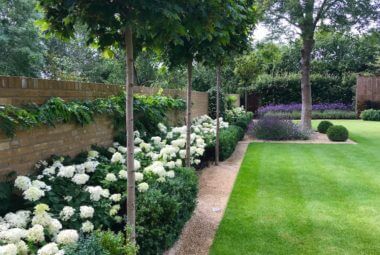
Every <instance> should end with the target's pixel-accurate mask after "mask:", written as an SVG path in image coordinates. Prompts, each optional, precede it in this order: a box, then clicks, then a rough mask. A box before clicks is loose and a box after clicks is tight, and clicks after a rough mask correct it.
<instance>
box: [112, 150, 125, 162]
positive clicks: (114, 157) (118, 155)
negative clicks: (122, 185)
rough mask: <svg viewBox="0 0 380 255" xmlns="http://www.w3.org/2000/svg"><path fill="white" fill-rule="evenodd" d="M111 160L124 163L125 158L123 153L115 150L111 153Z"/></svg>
mask: <svg viewBox="0 0 380 255" xmlns="http://www.w3.org/2000/svg"><path fill="white" fill-rule="evenodd" d="M111 162H112V163H117V162H120V163H122V164H124V163H125V159H124V157H123V155H122V154H121V153H120V152H115V153H114V154H113V155H112V158H111Z"/></svg>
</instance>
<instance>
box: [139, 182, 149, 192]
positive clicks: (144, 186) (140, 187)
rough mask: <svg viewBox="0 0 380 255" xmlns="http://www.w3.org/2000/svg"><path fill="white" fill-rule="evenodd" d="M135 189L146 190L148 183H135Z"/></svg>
mask: <svg viewBox="0 0 380 255" xmlns="http://www.w3.org/2000/svg"><path fill="white" fill-rule="evenodd" d="M137 189H138V191H139V192H146V191H147V190H148V189H149V185H148V183H146V182H142V183H140V184H139V185H137Z"/></svg>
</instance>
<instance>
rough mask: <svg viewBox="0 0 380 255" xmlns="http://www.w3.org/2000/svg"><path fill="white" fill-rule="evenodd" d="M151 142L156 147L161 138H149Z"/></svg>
mask: <svg viewBox="0 0 380 255" xmlns="http://www.w3.org/2000/svg"><path fill="white" fill-rule="evenodd" d="M151 140H152V141H153V143H154V144H156V145H158V144H160V142H161V137H159V136H153V137H152V138H151Z"/></svg>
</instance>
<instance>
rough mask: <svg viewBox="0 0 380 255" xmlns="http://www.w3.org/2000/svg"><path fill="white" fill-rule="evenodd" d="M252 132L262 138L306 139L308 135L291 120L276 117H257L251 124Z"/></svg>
mask: <svg viewBox="0 0 380 255" xmlns="http://www.w3.org/2000/svg"><path fill="white" fill-rule="evenodd" d="M252 134H253V136H254V137H256V138H258V139H263V140H297V139H299V140H306V139H308V138H309V136H310V134H309V133H307V132H304V131H302V130H301V128H300V127H299V126H298V125H297V124H294V123H293V122H292V121H291V120H284V119H280V118H276V117H264V118H261V119H259V120H258V121H257V122H255V123H254V124H253V128H252Z"/></svg>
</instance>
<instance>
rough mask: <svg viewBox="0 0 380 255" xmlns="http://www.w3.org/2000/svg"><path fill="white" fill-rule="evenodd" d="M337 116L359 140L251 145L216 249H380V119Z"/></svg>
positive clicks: (251, 251) (357, 251)
mask: <svg viewBox="0 0 380 255" xmlns="http://www.w3.org/2000/svg"><path fill="white" fill-rule="evenodd" d="M318 123H319V122H318V121H316V122H314V123H313V124H314V125H317V124H318ZM333 123H335V124H342V125H345V126H346V127H347V128H348V129H349V131H350V138H351V139H353V140H354V141H356V142H358V144H357V145H346V144H341V145H335V144H332V145H316V144H310V145H309V144H259V143H253V144H251V145H250V146H249V148H248V151H247V153H246V155H245V158H244V161H243V164H242V166H241V169H240V172H239V175H238V178H237V180H236V183H235V186H234V189H233V192H232V194H231V197H230V200H229V203H228V207H227V209H226V213H225V215H224V218H223V220H222V222H221V224H220V226H219V229H218V231H217V234H216V237H215V240H214V243H213V245H212V248H211V251H210V254H214V255H215V254H217V255H220V254H229V255H231V254H241V255H244V254H334V255H335V254H355V255H358V254H365V255H369V254H380V122H363V121H356V120H355V121H352V120H350V121H333Z"/></svg>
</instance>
